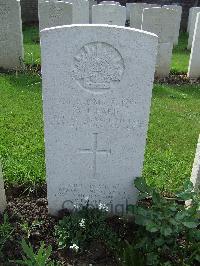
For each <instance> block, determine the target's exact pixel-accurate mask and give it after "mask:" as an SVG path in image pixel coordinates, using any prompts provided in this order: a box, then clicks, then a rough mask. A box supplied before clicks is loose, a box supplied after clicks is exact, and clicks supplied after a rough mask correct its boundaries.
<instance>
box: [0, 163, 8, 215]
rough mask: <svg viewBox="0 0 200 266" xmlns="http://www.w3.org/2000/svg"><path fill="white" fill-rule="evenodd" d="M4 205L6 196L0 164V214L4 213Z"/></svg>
mask: <svg viewBox="0 0 200 266" xmlns="http://www.w3.org/2000/svg"><path fill="white" fill-rule="evenodd" d="M6 205H7V203H6V194H5V189H4V182H3V173H2V167H1V163H0V213H3V212H4V210H5V208H6Z"/></svg>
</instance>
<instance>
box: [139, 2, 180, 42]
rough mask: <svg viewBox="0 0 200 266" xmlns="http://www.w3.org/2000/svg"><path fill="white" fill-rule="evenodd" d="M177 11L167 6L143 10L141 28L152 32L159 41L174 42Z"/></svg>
mask: <svg viewBox="0 0 200 266" xmlns="http://www.w3.org/2000/svg"><path fill="white" fill-rule="evenodd" d="M176 21H177V12H176V11H175V10H172V9H169V8H160V7H152V8H145V9H144V10H143V19H142V29H143V30H145V31H149V32H153V33H155V34H156V35H158V37H159V42H160V43H168V42H171V43H173V42H174V36H176V31H177V29H176V27H175V25H176Z"/></svg>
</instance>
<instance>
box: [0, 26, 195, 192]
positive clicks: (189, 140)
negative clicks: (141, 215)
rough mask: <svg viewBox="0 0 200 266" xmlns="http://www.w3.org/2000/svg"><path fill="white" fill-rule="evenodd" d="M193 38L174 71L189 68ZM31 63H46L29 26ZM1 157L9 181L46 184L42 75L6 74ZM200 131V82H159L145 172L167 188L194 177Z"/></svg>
mask: <svg viewBox="0 0 200 266" xmlns="http://www.w3.org/2000/svg"><path fill="white" fill-rule="evenodd" d="M186 37H187V36H186V35H185V34H182V35H181V38H180V45H179V46H178V47H177V48H176V49H175V50H174V55H173V62H172V70H173V71H176V72H186V70H187V65H188V60H189V52H188V51H186V50H185V47H186V44H187V38H186ZM24 43H25V62H26V63H27V64H30V65H34V64H38V63H39V62H40V48H39V37H38V30H37V28H36V27H25V28H24ZM0 90H1V94H0V95H1V98H0V125H1V127H0V155H1V157H2V164H3V173H4V177H5V180H6V182H7V185H9V184H11V183H18V184H24V183H25V184H27V185H31V186H34V185H35V184H38V183H41V182H45V160H44V134H43V118H42V93H41V78H40V76H39V75H36V74H31V73H29V72H27V73H23V74H19V73H18V74H0ZM199 133H200V85H184V86H178V85H173V86H172V85H159V84H155V85H154V89H153V99H152V107H151V115H150V124H149V131H148V140H147V147H146V153H145V162H144V171H143V175H144V176H145V177H146V178H147V180H148V182H149V183H151V184H153V185H154V186H156V187H158V188H159V189H160V190H162V191H165V192H174V191H176V190H178V189H179V188H180V187H181V186H182V184H183V182H184V180H186V179H187V178H189V176H190V173H191V168H192V162H193V159H194V154H195V148H196V144H197V139H198V134H199Z"/></svg>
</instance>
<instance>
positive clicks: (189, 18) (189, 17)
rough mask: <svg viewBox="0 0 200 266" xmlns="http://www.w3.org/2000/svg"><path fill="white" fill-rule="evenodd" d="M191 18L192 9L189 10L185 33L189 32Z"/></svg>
mask: <svg viewBox="0 0 200 266" xmlns="http://www.w3.org/2000/svg"><path fill="white" fill-rule="evenodd" d="M191 16H192V8H190V10H189V15H188V24H187V32H188V33H189V31H190V21H191Z"/></svg>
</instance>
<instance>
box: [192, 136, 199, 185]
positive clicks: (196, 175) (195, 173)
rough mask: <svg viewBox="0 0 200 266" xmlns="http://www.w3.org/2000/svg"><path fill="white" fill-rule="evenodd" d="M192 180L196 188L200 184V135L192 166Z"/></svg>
mask: <svg viewBox="0 0 200 266" xmlns="http://www.w3.org/2000/svg"><path fill="white" fill-rule="evenodd" d="M191 181H192V183H193V185H194V188H195V189H197V188H198V187H199V186H200V135H199V140H198V144H197V149H196V154H195V159H194V163H193V168H192V174H191Z"/></svg>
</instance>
